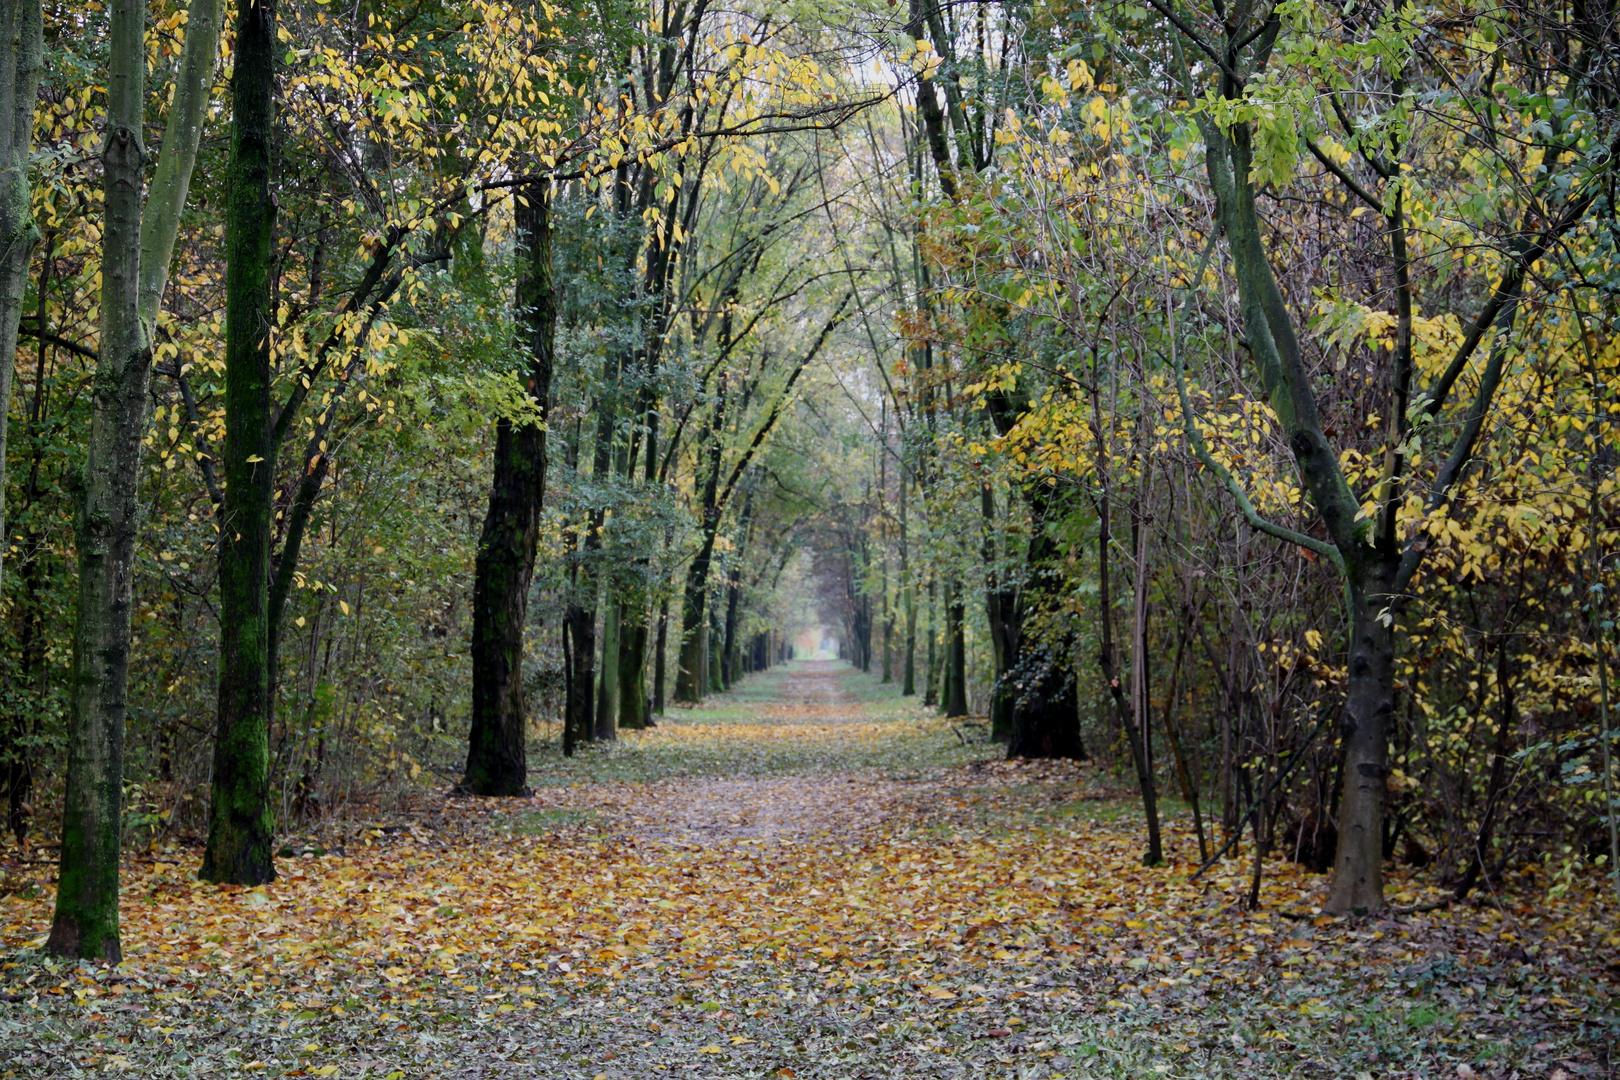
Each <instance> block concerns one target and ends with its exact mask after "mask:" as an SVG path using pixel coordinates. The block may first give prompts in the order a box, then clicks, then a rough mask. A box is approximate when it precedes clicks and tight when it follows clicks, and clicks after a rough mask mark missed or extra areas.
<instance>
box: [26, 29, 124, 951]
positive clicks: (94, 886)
mask: <svg viewBox="0 0 1620 1080" xmlns="http://www.w3.org/2000/svg"><path fill="white" fill-rule="evenodd" d="M145 35H146V7H145V4H144V3H139V2H137V0H117V2H116V3H114V4H113V5H112V11H111V41H110V45H109V49H108V79H107V136H106V141H105V142H104V143H103V145H102V152H101V161H102V169H103V180H104V184H105V192H106V194H105V203H104V215H105V216H104V219H103V225H102V234H101V237H102V256H101V347H100V355H99V357H98V359H97V363H96V378H95V382H94V384H93V389H92V395H93V402H94V405H93V409H94V411H93V413H92V417H91V421H90V444H89V447H88V448H87V449H88V452H87V454H86V457H85V470H84V476H83V492H82V496H81V498H82V501H81V503H80V505H79V507H78V520H77V522H76V525H77V528H76V530H75V531H76V533H77V541H78V548H79V594H78V621H77V625H76V627H75V632H74V636H73V676H72V683H71V687H70V703H69V709H70V711H69V715H68V771H67V789H66V792H65V794H64V796H63V803H62V853H61V869H60V876H59V878H58V884H57V890H56V912H55V915H54V917H53V919H52V921H51V934H50V937H49V939H47V941H46V944H45V948H46V951H47V952H51V953H54V954H56V955H58V956H67V957H83V958H86V959H94V960H103V961H106V962H107V963H112V964H116V963H117V962H118V961H119V960H120V959H122V957H123V948H122V945H121V943H120V940H119V933H118V859H119V848H120V844H121V840H122V819H123V783H124V721H125V717H126V713H127V710H128V702H127V701H126V698H125V692H126V688H127V686H128V682H129V645H130V611H131V608H132V606H133V601H134V597H133V585H134V577H135V540H136V534H137V532H138V531H139V527H140V520H139V516H140V510H139V500H138V493H139V480H140V468H141V439H142V436H144V435H145V433H146V415H147V414H146V409H147V387H148V386H149V384H150V382H151V372H152V347H151V342H150V341H149V340H148V339H147V337H146V335H145V333H143V332H142V329H141V321H140V268H141V246H140V243H141V195H142V177H143V173H144V170H145V165H146V150H145V147H144V146H143V145H142V143H141V128H142V112H143V106H144V104H145V98H146V88H145V82H146V50H145V46H144V41H145ZM19 62H20V61H19ZM29 104H30V106H31V105H32V102H31V101H30V103H29ZM23 184H24V190H25V191H26V180H24V181H23ZM14 235H15V234H14ZM30 246H31V245H30ZM25 272H26V271H25ZM0 314H3V315H4V316H6V317H8V318H10V319H11V325H12V326H13V327H15V325H16V322H15V317H14V315H13V314H12V312H11V311H6V312H3V313H0ZM15 344H16V342H15V340H13V341H12V342H11V345H12V349H11V350H10V351H11V352H15ZM5 366H6V371H7V378H8V380H9V372H10V367H11V355H10V353H9V352H8V354H7V358H6V365H5Z"/></svg>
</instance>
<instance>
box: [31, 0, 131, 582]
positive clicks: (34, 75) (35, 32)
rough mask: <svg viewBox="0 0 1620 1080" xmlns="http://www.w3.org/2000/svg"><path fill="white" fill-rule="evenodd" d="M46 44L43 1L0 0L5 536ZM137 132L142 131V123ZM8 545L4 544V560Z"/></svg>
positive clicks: (33, 228)
mask: <svg viewBox="0 0 1620 1080" xmlns="http://www.w3.org/2000/svg"><path fill="white" fill-rule="evenodd" d="M44 48H45V46H44V41H43V38H42V36H41V18H40V0H0V538H6V537H9V536H10V534H9V533H7V532H6V531H5V527H6V514H5V486H6V485H5V476H6V416H7V414H8V413H9V412H10V410H11V373H12V367H13V364H14V362H15V361H16V357H17V323H18V321H19V320H20V319H21V318H22V305H23V295H24V293H26V292H27V289H28V267H29V260H30V258H31V257H32V255H33V253H34V244H35V243H36V242H37V241H38V239H39V229H38V228H37V227H36V226H35V224H34V215H33V212H32V210H31V208H30V203H31V199H32V194H33V188H32V186H31V185H30V184H29V182H28V170H29V165H30V163H31V158H32V152H33V140H34V105H35V103H36V102H37V100H38V98H39V77H40V72H41V71H42V70H43V69H44ZM135 130H136V131H137V132H139V130H140V125H139V124H137V125H136V127H135ZM137 197H138V193H137ZM40 329H41V330H43V329H44V327H40ZM8 547H10V544H9V543H0V564H3V562H4V559H5V551H6V549H7V548H8Z"/></svg>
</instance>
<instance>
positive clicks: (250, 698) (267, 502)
mask: <svg viewBox="0 0 1620 1080" xmlns="http://www.w3.org/2000/svg"><path fill="white" fill-rule="evenodd" d="M275 50H276V9H275V4H274V3H273V0H239V3H238V6H237V11H236V55H235V58H234V61H235V74H234V76H233V77H232V81H231V159H230V165H229V168H228V171H227V175H226V196H225V260H226V262H225V446H224V454H223V464H224V474H225V499H224V502H223V504H222V507H221V516H220V528H221V536H220V547H219V614H220V619H219V623H220V640H219V701H218V713H217V716H216V727H215V735H214V779H213V787H212V793H211V794H212V802H211V803H210V806H209V812H208V847H207V849H206V850H205V851H204V852H203V863H202V870H201V871H200V876H201V877H202V878H203V880H205V881H217V882H229V883H231V884H236V885H260V884H263V883H264V882H267V881H272V880H274V879H275V876H276V872H275V863H274V860H273V858H272V852H271V817H270V720H271V712H272V708H273V705H274V703H273V701H272V696H271V695H272V693H273V680H272V678H271V674H270V647H271V646H270V638H271V632H270V540H271V533H272V529H273V521H272V514H273V506H272V503H271V487H272V483H273V481H274V477H275V448H274V432H273V425H272V422H271V414H270V381H271V372H270V330H271V321H270V275H271V270H272V267H271V258H272V256H271V239H272V236H273V234H274V232H275V210H276V208H275V202H274V200H273V199H272V198H271V195H270V153H271V135H272V128H273V125H274V123H275V102H274V93H275Z"/></svg>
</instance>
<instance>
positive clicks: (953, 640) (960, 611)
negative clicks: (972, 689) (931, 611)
mask: <svg viewBox="0 0 1620 1080" xmlns="http://www.w3.org/2000/svg"><path fill="white" fill-rule="evenodd" d="M966 614H967V611H966V608H965V606H964V605H963V603H962V586H961V585H960V584H959V583H957V582H956V581H954V580H953V581H947V582H946V583H945V715H946V716H966V715H967V711H968V707H967V640H966V634H965V631H964V628H963V626H962V623H963V620H964V617H965V616H966Z"/></svg>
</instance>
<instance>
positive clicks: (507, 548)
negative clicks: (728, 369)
mask: <svg viewBox="0 0 1620 1080" xmlns="http://www.w3.org/2000/svg"><path fill="white" fill-rule="evenodd" d="M549 197H550V195H549V191H548V190H547V187H546V185H545V183H544V182H541V183H538V184H534V185H531V186H529V187H527V188H525V189H524V190H523V192H522V193H521V196H520V198H519V200H518V203H517V206H516V209H515V211H514V217H515V219H516V226H517V238H518V246H519V254H518V257H519V260H520V266H521V269H520V272H519V277H518V282H517V295H516V298H515V299H516V305H515V306H516V308H517V317H518V325H519V327H520V328H521V334H522V338H523V341H522V344H523V346H524V348H525V350H526V351H527V352H528V354H529V373H528V379H527V390H528V392H529V398H530V400H531V401H532V402H533V403H534V405H535V406H536V407H537V408H538V409H539V410H540V412H541V415H542V416H544V414H545V411H546V408H547V405H548V403H549V401H550V398H551V373H552V356H553V346H554V338H555V333H556V326H557V298H556V292H555V290H554V288H553V284H552V270H551V219H550V210H549V206H548V199H549ZM545 490H546V429H545V426H544V424H543V423H533V422H524V423H519V422H515V421H513V420H510V419H506V418H502V419H501V420H500V421H499V422H498V423H497V424H496V427H495V473H494V478H493V480H492V481H491V483H490V489H489V511H488V513H487V514H485V516H484V526H483V530H482V531H481V532H480V534H479V537H478V553H477V555H476V557H475V559H474V566H473V611H472V614H473V629H472V727H471V730H470V732H469V733H468V737H467V768H466V772H465V775H464V776H463V777H462V781H461V786H462V789H463V790H465V791H466V792H468V793H469V794H472V795H496V796H500V795H522V794H524V793H526V792H527V791H528V787H527V779H528V756H527V754H528V713H527V710H526V709H525V707H524V699H523V631H524V627H525V626H526V624H527V622H528V602H529V582H530V580H531V579H532V578H533V576H534V559H535V551H536V547H537V545H538V544H539V540H540V508H541V503H542V501H543V500H544V498H545ZM578 644H579V642H578V640H577V639H576V641H575V645H576V647H577V646H578Z"/></svg>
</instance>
